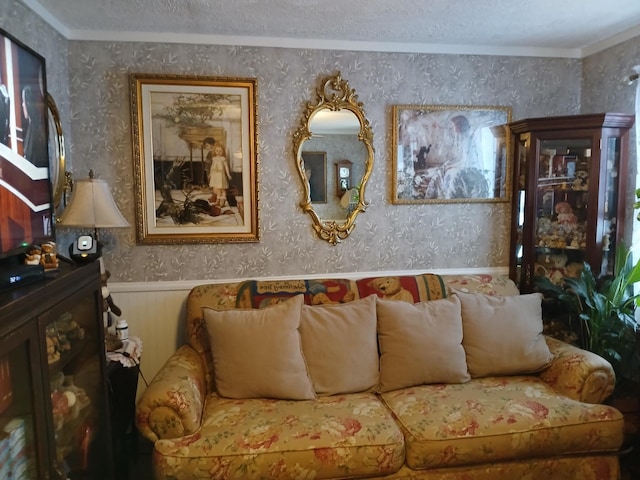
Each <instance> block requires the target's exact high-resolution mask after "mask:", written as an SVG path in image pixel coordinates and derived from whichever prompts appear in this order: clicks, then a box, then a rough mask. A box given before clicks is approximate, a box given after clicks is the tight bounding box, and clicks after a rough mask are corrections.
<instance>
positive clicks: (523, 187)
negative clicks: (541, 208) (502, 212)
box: [511, 134, 531, 285]
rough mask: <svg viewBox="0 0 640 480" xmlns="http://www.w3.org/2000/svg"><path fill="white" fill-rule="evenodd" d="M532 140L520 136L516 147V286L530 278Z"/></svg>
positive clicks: (524, 135)
mask: <svg viewBox="0 0 640 480" xmlns="http://www.w3.org/2000/svg"><path fill="white" fill-rule="evenodd" d="M530 141H531V138H530V135H529V134H523V135H520V136H519V137H518V138H517V139H516V145H515V158H516V164H515V168H516V169H517V173H516V189H515V193H514V195H515V198H514V209H515V217H514V228H515V235H514V238H515V240H514V242H515V244H514V246H513V249H514V258H513V259H512V264H511V268H512V270H513V271H512V273H511V278H512V279H513V280H514V281H515V282H516V285H521V282H523V281H524V280H525V279H526V278H527V277H528V276H529V274H528V272H527V270H528V268H527V263H526V262H525V259H524V256H525V249H524V243H523V242H524V239H525V238H526V236H525V233H524V229H525V226H526V223H525V216H526V205H527V183H528V176H529V174H528V172H529V161H528V159H529V144H530ZM523 270H524V271H523Z"/></svg>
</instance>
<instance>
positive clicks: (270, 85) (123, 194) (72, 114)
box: [0, 0, 640, 282]
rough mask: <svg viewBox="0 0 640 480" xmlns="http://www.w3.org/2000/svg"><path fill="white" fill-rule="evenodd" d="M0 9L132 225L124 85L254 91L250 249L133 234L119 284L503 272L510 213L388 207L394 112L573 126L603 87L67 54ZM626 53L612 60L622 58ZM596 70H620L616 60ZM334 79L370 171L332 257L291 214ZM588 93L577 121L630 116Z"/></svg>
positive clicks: (117, 269) (349, 61) (440, 63)
mask: <svg viewBox="0 0 640 480" xmlns="http://www.w3.org/2000/svg"><path fill="white" fill-rule="evenodd" d="M0 5H1V6H2V9H1V10H2V12H3V13H2V15H3V17H2V18H1V19H0V25H2V27H3V28H4V29H5V30H7V31H9V32H10V33H12V34H13V35H15V36H17V37H18V38H20V39H23V41H25V42H26V43H28V44H29V45H30V46H32V47H33V48H35V49H36V50H38V51H39V52H40V53H42V54H43V55H44V56H45V57H46V58H47V68H48V82H49V90H50V91H51V92H52V94H53V95H54V97H55V98H56V100H57V102H58V103H59V106H60V108H61V110H62V115H63V117H65V118H64V119H63V124H64V125H65V134H66V140H67V150H68V159H69V163H70V164H71V169H72V171H73V172H74V175H75V176H76V177H77V178H81V177H85V176H86V175H87V172H88V170H89V169H93V170H95V171H96V172H97V173H98V176H99V177H101V178H104V179H105V180H107V181H108V182H109V184H110V186H111V188H112V191H113V193H114V196H115V197H116V201H117V203H118V205H119V207H120V209H121V211H122V212H123V214H124V215H125V217H126V218H127V219H128V220H129V222H130V223H131V224H132V225H135V222H136V220H135V213H134V204H135V200H134V193H133V178H134V175H135V172H134V171H133V154H132V139H131V126H130V99H129V83H128V81H129V74H130V73H133V72H139V73H160V74H162V73H166V74H195V75H212V76H223V77H225V76H228V77H236V76H240V77H245V76H246V77H256V78H257V83H258V132H259V148H258V154H259V161H260V168H259V178H260V222H261V223H260V226H261V241H260V242H259V243H250V244H211V245H188V244H183V245H170V246H137V245H136V243H135V229H134V228H133V227H132V228H130V229H125V230H119V231H117V230H114V231H112V232H107V235H103V239H105V240H107V241H108V242H109V245H108V246H107V248H106V250H105V260H106V264H107V268H108V269H109V270H110V271H111V273H112V280H113V281H120V282H143V281H160V280H182V279H184V280H195V279H224V278H241V277H252V276H265V275H287V274H303V273H309V274H311V273H339V272H357V271H374V270H405V269H407V270H410V269H411V270H412V269H435V268H463V267H501V266H502V267H506V266H507V265H508V262H509V258H508V257H509V256H508V249H509V215H510V206H509V205H508V204H488V203H484V204H483V203H479V204H478V203H462V204H439V205H391V204H390V196H391V131H392V125H391V107H392V105H394V104H417V105H429V104H446V105H454V104H464V105H507V106H511V107H512V108H513V119H514V120H515V119H520V118H525V117H535V116H550V115H562V114H573V113H578V112H579V111H580V110H581V96H580V92H581V77H582V70H583V69H584V71H585V73H587V74H589V75H594V76H597V77H598V79H599V80H598V81H602V82H605V84H608V83H609V82H611V81H612V80H611V78H609V77H608V76H607V75H605V74H602V72H601V71H600V70H599V69H598V68H599V67H597V62H594V63H593V64H591V63H589V62H588V61H585V62H581V61H579V60H575V59H551V58H528V57H502V56H461V55H427V54H397V53H375V52H351V51H327V50H309V49H279V48H249V47H232V46H215V45H178V44H151V43H124V42H88V41H69V42H67V41H66V40H64V39H63V38H62V37H60V36H59V35H58V34H57V33H56V32H55V31H54V30H53V29H52V28H51V27H50V26H49V25H48V24H46V23H45V22H43V21H42V20H41V19H40V18H39V17H38V16H37V15H35V14H33V13H32V12H31V11H30V10H28V9H27V8H26V7H25V6H24V5H22V4H21V3H19V2H17V0H0ZM5 12H6V13H5ZM628 43H629V44H630V46H629V47H628V50H631V49H633V48H635V49H636V50H637V48H638V46H639V45H640V39H637V41H631V42H628ZM628 50H624V51H623V52H622V53H621V54H620V57H626V56H627V55H629V56H630V55H632V53H631V52H629V51H628ZM603 57H605V58H607V59H608V61H610V62H611V63H614V64H618V62H621V63H624V61H623V60H624V58H616V61H614V60H610V59H609V57H607V56H606V55H603ZM583 64H584V66H583ZM591 65H592V66H591ZM624 66H625V67H626V65H624ZM615 69H616V70H619V69H620V68H619V67H616V68H615ZM338 70H339V71H341V72H342V74H343V77H344V78H345V79H346V80H348V81H349V83H350V85H351V87H352V88H355V89H356V92H357V93H358V96H359V100H360V101H362V102H363V103H364V108H365V110H366V113H367V117H368V119H369V120H370V122H371V125H372V129H373V132H374V147H375V149H376V158H375V165H374V172H373V175H372V176H371V179H370V182H369V185H368V189H367V199H368V200H369V201H370V202H371V205H370V207H369V209H368V210H367V212H366V213H365V214H363V215H361V216H360V217H359V219H358V221H357V226H356V228H355V230H354V232H353V233H352V235H351V237H350V238H348V239H347V240H345V241H344V243H343V244H341V245H338V246H336V247H332V246H330V245H329V244H327V243H326V242H324V241H321V240H319V239H317V238H316V237H315V234H314V233H313V231H312V229H311V223H310V219H309V217H308V216H307V215H306V214H303V213H302V212H301V210H300V208H299V207H298V203H299V202H300V200H301V199H302V198H301V196H302V186H301V184H300V180H299V178H298V175H297V172H296V166H295V160H294V158H293V153H292V142H291V137H292V133H293V132H294V130H295V129H296V128H297V126H298V123H299V120H300V116H301V115H302V111H303V106H304V103H305V102H306V101H308V100H312V99H314V91H315V88H316V86H317V81H318V79H319V77H320V76H325V75H330V74H333V73H335V72H336V71H338ZM594 90H597V88H596V87H591V85H590V84H589V82H585V92H588V94H589V96H593V97H600V98H601V99H602V100H603V103H600V104H597V105H596V104H594V105H592V104H590V103H587V102H585V101H584V100H585V99H584V98H583V99H582V101H583V107H582V110H583V111H594V110H610V109H613V107H617V109H618V110H620V111H627V112H631V111H632V105H629V107H628V108H623V106H622V105H619V103H613V99H612V103H611V104H610V103H609V102H608V98H602V95H600V93H596V92H595V91H594ZM620 95H621V96H622V95H625V94H623V93H622V92H620ZM59 239H60V243H61V244H62V245H67V244H68V243H69V242H70V239H71V234H70V233H69V232H60V235H59Z"/></svg>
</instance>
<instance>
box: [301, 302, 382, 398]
mask: <svg viewBox="0 0 640 480" xmlns="http://www.w3.org/2000/svg"><path fill="white" fill-rule="evenodd" d="M300 336H301V338H302V351H303V352H304V356H305V358H306V360H307V365H308V367H309V375H310V376H311V380H312V381H313V387H314V389H315V391H316V393H317V394H318V395H334V394H338V393H351V392H362V391H365V390H368V389H371V388H373V387H375V386H376V385H377V383H378V364H379V359H378V340H377V337H376V297H375V296H374V295H371V296H369V297H366V298H363V299H361V300H353V301H351V302H347V303H341V304H329V305H313V306H310V305H304V306H303V307H302V322H301V323H300Z"/></svg>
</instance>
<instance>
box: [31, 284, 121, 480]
mask: <svg viewBox="0 0 640 480" xmlns="http://www.w3.org/2000/svg"><path fill="white" fill-rule="evenodd" d="M97 301H98V300H97V298H96V291H95V290H87V291H85V292H84V293H83V292H82V291H81V292H78V293H77V294H75V295H74V297H73V298H71V299H69V300H66V301H65V302H64V305H59V306H58V307H56V308H54V309H52V310H51V311H49V312H48V313H47V314H46V315H45V316H43V317H42V318H41V319H40V322H39V323H40V328H41V335H43V338H44V341H45V342H46V356H45V359H46V362H47V366H46V368H45V370H46V372H47V378H46V379H45V388H46V389H47V391H48V398H49V402H48V403H49V408H48V412H49V421H50V423H49V424H50V425H52V427H53V432H54V437H55V451H54V452H52V454H51V455H52V457H53V458H54V459H55V460H54V462H53V464H54V470H55V473H56V475H57V476H59V477H60V478H63V479H67V478H69V479H76V478H87V479H89V478H91V479H93V478H104V477H105V469H108V468H109V465H104V459H105V458H110V456H109V455H106V452H107V451H109V450H108V448H110V447H109V446H108V445H105V444H104V443H105V442H104V441H103V440H104V439H105V438H107V437H106V436H105V435H104V434H103V430H104V429H105V428H106V427H105V426H106V424H107V423H106V421H105V414H106V413H107V409H106V408H105V406H106V405H105V403H106V399H105V396H104V392H105V389H104V385H105V383H104V381H105V380H104V376H103V373H102V372H103V366H104V341H103V338H102V336H101V335H100V334H99V333H100V332H99V331H98V330H99V326H98V325H96V318H101V317H99V313H98V307H99V306H100V307H101V304H100V305H97ZM100 328H101V326H100ZM101 362H102V364H101Z"/></svg>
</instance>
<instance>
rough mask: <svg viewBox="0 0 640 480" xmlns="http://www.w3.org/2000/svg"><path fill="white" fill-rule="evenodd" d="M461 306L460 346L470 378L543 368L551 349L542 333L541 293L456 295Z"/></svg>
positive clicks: (512, 373)
mask: <svg viewBox="0 0 640 480" xmlns="http://www.w3.org/2000/svg"><path fill="white" fill-rule="evenodd" d="M455 295H456V296H458V297H459V298H460V304H461V306H462V329H463V339H462V346H463V347H464V350H465V352H466V355H467V366H468V368H469V373H470V374H471V377H473V378H478V377H487V376H492V375H516V374H526V373H533V372H537V371H540V370H542V369H544V368H545V367H546V366H547V365H548V364H549V362H551V358H552V355H551V352H550V351H549V347H548V346H547V342H546V341H545V339H544V336H543V335H542V328H543V325H542V295H541V294H539V293H530V294H525V295H513V296H504V297H503V296H491V295H484V294H481V293H462V292H456V294H455Z"/></svg>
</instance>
